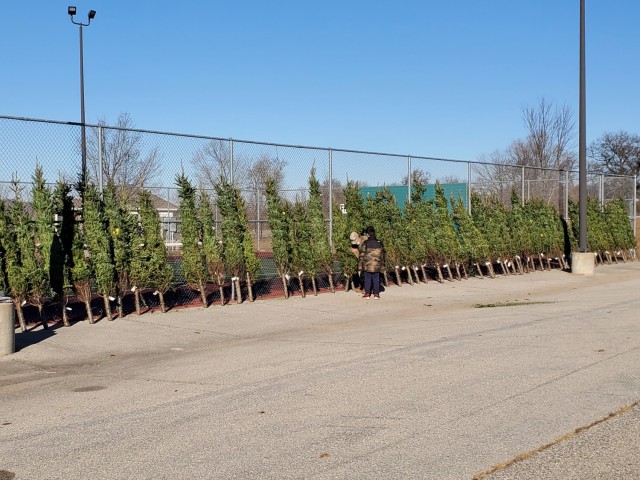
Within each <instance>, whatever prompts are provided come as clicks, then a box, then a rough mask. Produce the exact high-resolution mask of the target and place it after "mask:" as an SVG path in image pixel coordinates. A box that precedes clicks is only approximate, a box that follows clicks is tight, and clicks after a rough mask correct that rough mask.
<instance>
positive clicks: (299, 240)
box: [290, 199, 315, 298]
mask: <svg viewBox="0 0 640 480" xmlns="http://www.w3.org/2000/svg"><path fill="white" fill-rule="evenodd" d="M291 217H292V221H291V230H290V234H291V266H292V268H293V271H294V275H295V276H296V277H297V279H298V282H299V284H300V293H301V295H302V297H303V298H304V297H305V290H304V277H305V275H307V276H312V275H313V271H314V267H315V265H314V258H313V251H312V249H311V228H310V224H309V221H308V213H307V205H306V204H305V202H303V201H302V200H300V199H298V200H296V202H295V203H294V205H293V210H292V215H291Z"/></svg>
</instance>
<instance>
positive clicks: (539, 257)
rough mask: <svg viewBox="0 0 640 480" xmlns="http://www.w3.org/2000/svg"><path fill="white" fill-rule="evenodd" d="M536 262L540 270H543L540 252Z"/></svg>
mask: <svg viewBox="0 0 640 480" xmlns="http://www.w3.org/2000/svg"><path fill="white" fill-rule="evenodd" d="M538 263H539V264H540V270H544V263H543V262H542V254H540V255H538Z"/></svg>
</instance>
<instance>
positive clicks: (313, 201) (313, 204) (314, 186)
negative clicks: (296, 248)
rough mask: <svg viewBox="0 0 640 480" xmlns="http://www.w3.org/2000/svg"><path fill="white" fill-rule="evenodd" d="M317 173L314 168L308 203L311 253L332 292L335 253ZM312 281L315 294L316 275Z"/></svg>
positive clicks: (310, 180) (310, 181)
mask: <svg viewBox="0 0 640 480" xmlns="http://www.w3.org/2000/svg"><path fill="white" fill-rule="evenodd" d="M315 173H316V172H315V168H312V169H311V175H310V176H309V202H308V205H307V212H308V215H309V217H308V221H309V227H310V234H311V255H312V257H313V264H314V267H315V268H314V270H319V271H321V272H322V273H324V274H326V275H327V278H328V280H329V288H330V289H331V291H332V292H335V287H334V285H333V254H332V253H331V246H330V245H329V235H328V232H327V225H326V222H325V219H324V214H323V212H322V194H321V192H320V182H318V179H317V178H316V175H315ZM312 283H313V289H314V294H315V293H316V286H315V277H312Z"/></svg>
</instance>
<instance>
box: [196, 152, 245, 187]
mask: <svg viewBox="0 0 640 480" xmlns="http://www.w3.org/2000/svg"><path fill="white" fill-rule="evenodd" d="M231 155H232V154H231V148H230V143H229V141H228V140H210V141H209V142H207V143H206V144H205V145H204V146H203V147H202V148H200V149H199V150H198V151H196V153H195V154H194V156H193V158H192V159H191V165H192V166H193V167H194V169H195V171H196V174H195V176H196V180H197V181H198V183H200V184H201V185H203V186H204V187H205V188H207V189H213V188H214V187H215V185H216V184H217V183H218V182H219V181H220V179H221V178H224V179H225V180H226V181H228V182H231V180H232V179H233V180H234V183H236V184H239V183H237V182H236V179H237V178H239V176H240V175H238V174H239V173H241V172H243V171H246V162H245V161H244V159H243V157H241V156H238V155H235V156H234V158H233V162H232V159H231Z"/></svg>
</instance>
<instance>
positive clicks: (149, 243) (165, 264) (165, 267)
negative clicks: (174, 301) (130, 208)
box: [138, 190, 173, 313]
mask: <svg viewBox="0 0 640 480" xmlns="http://www.w3.org/2000/svg"><path fill="white" fill-rule="evenodd" d="M138 214H139V216H140V224H141V225H140V226H141V230H142V241H141V242H140V243H142V244H143V245H144V247H143V248H144V250H145V255H144V258H145V260H146V263H145V268H146V270H147V275H148V277H147V282H146V286H147V287H149V288H153V289H154V294H157V295H158V298H159V301H160V310H161V311H162V313H165V312H166V311H167V307H166V304H165V299H164V295H165V293H167V291H168V290H169V288H170V287H171V281H172V280H173V269H172V268H171V265H170V264H169V257H168V254H167V247H166V246H165V244H164V239H163V238H162V231H161V228H162V225H161V222H160V214H159V213H158V210H156V208H155V207H154V206H153V202H152V201H151V194H150V193H149V192H148V191H147V190H141V191H140V198H139V207H138ZM140 243H138V245H140Z"/></svg>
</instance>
